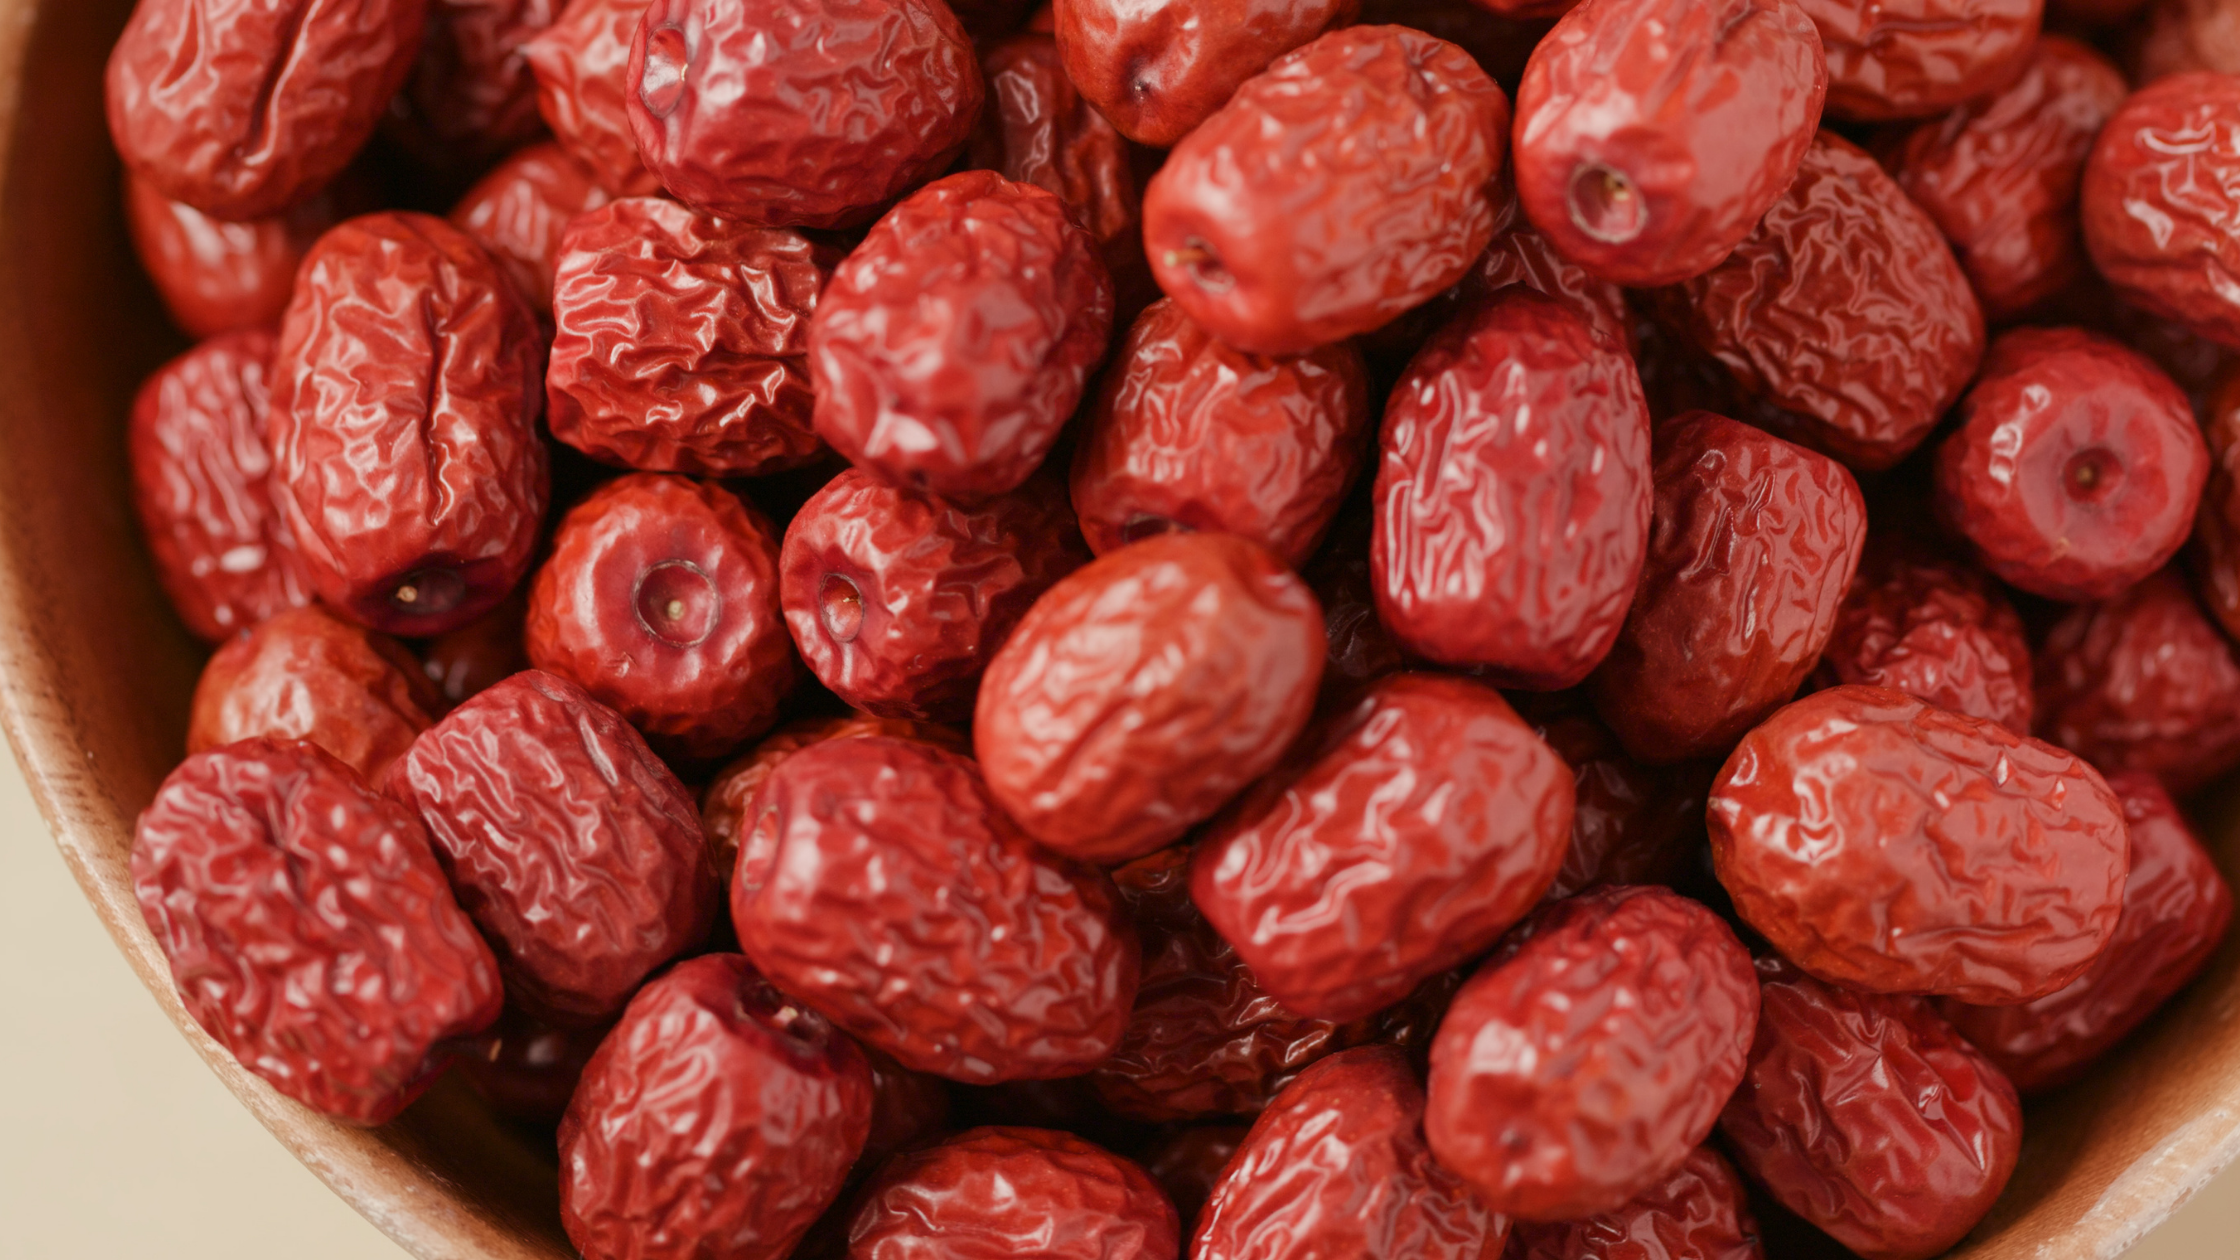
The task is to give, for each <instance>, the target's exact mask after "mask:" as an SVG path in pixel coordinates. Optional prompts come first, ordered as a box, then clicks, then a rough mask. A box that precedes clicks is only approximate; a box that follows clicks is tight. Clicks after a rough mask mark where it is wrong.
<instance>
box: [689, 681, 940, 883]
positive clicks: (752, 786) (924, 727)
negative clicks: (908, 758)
mask: <svg viewBox="0 0 2240 1260" xmlns="http://www.w3.org/2000/svg"><path fill="white" fill-rule="evenodd" d="M862 735H892V736H894V737H895V738H897V739H916V740H922V741H924V742H925V743H928V744H932V745H933V746H934V747H936V748H946V749H948V750H949V751H950V752H955V753H969V752H971V751H972V741H971V740H970V739H968V738H966V737H965V736H964V735H963V734H962V733H960V732H958V731H956V730H953V729H951V728H949V727H946V726H934V725H931V724H930V723H926V722H912V721H907V720H904V719H900V718H880V717H870V716H867V715H864V714H850V715H849V716H847V717H829V718H802V719H801V720H799V721H796V722H788V723H787V724H785V725H784V726H781V727H779V728H778V729H777V730H775V731H772V732H771V733H770V734H769V735H767V736H765V737H764V738H763V739H762V740H761V741H760V742H758V743H756V744H755V746H754V747H753V748H750V749H748V750H747V751H746V752H745V753H743V754H741V755H740V756H739V757H738V758H737V759H736V760H734V761H732V762H731V763H730V764H728V765H726V766H724V767H723V768H722V769H721V770H718V771H716V775H715V778H713V779H711V780H709V781H708V786H707V787H706V788H705V789H704V790H703V791H702V792H701V794H700V829H701V832H702V834H703V835H705V836H706V838H707V841H708V859H709V861H710V862H711V863H712V864H713V865H714V866H715V870H716V877H717V878H718V879H719V880H720V881H722V884H723V886H724V887H725V888H729V887H731V875H732V872H733V871H735V870H737V869H738V866H739V842H740V840H741V839H743V838H744V834H745V832H746V829H747V828H748V827H750V826H752V825H753V823H754V819H753V816H752V815H753V809H754V798H755V796H756V795H757V794H758V793H760V792H761V791H762V785H763V783H764V781H765V780H767V779H769V777H770V772H771V771H772V770H775V769H777V768H778V763H779V762H781V761H784V760H785V759H786V758H788V757H791V756H792V755H794V754H795V753H797V752H800V751H801V750H802V749H804V748H807V747H809V746H810V745H811V744H821V743H823V742H824V741H826V740H828V739H854V738H856V737H858V736H862Z"/></svg>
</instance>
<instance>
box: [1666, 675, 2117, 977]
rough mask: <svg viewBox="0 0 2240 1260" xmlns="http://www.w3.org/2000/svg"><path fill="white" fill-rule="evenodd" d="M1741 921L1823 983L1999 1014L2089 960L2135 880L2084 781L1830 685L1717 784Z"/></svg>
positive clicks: (2073, 762)
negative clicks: (1984, 1006) (1950, 999)
mask: <svg viewBox="0 0 2240 1260" xmlns="http://www.w3.org/2000/svg"><path fill="white" fill-rule="evenodd" d="M1710 825H1711V856H1712V861H1713V863H1714V865H1715V867H1716V869H1717V871H1718V875H1719V882H1720V883H1721V884H1722V885H1724V886H1725V887H1726V890H1727V892H1728V894H1729V895H1731V896H1732V897H1733V898H1734V903H1735V910H1736V912H1737V913H1739V914H1740V915H1741V916H1742V918H1743V919H1744V920H1746V921H1747V922H1748V923H1749V924H1750V926H1752V927H1754V928H1756V929H1757V930H1758V931H1759V932H1760V933H1762V934H1764V936H1765V938H1766V939H1767V940H1768V941H1771V942H1772V943H1773V945H1774V947H1775V948H1776V949H1779V950H1780V951H1781V952H1782V954H1783V955H1784V956H1785V957H1787V958H1790V959H1793V960H1794V961H1795V962H1796V963H1797V965H1798V966H1800V967H1803V968H1804V969H1805V970H1806V971H1809V972H1811V973H1812V974H1813V975H1815V976H1818V977H1820V978H1821V979H1823V980H1826V981H1828V982H1830V983H1832V984H1843V985H1848V986H1850V987H1852V988H1856V989H1863V990H1866V991H1868V992H1875V993H1945V994H1952V995H1954V996H1957V997H1960V998H1962V999H1963V1000H1966V1001H1971V1002H1984V1003H1991V1004H1998V1005H2008V1004H2013V1003H2018V1002H2027V1001H2029V1000H2030V999H2032V998H2036V997H2042V996H2044V995H2045V994H2048V993H2051V992H2053V991H2055V990H2056V989H2059V988H2061V987H2062V986H2063V985H2066V984H2068V983H2069V982H2070V981H2071V980H2074V979H2076V977H2077V976H2078V975H2079V974H2080V973H2082V972H2083V971H2084V969H2085V968H2086V967H2088V966H2090V965H2091V963H2092V960H2093V958H2094V957H2095V956H2096V955H2098V954H2099V953H2100V951H2101V949H2102V948H2104V947H2105V946H2106V945H2107V943H2108V940H2109V939H2110V937H2111V936H2112V935H2113V934H2114V932H2115V929H2116V918H2117V916H2118V915H2119V914H2120V913H2121V912H2122V909H2123V883H2124V875H2125V872H2126V871H2127V870H2128V869H2129V859H2128V857H2127V854H2128V853H2129V849H2128V847H2127V845H2126V841H2125V839H2124V834H2125V829H2124V821H2123V807H2122V804H2121V802H2119V801H2117V800H2116V798H2115V796H2114V795H2113V794H2111V793H2110V792H2109V791H2108V788H2107V785H2106V784H2105V783H2103V782H2102V781H2101V778H2100V775H2099V773H2098V772H2097V771H2095V770H2093V769H2092V767H2090V766H2088V765H2086V764H2085V763H2084V762H2082V761H2080V760H2078V759H2077V758H2076V757H2073V756H2071V755H2069V754H2068V753H2066V752H2064V751H2063V750H2061V749H2058V748H2055V747H2053V746H2052V745H2050V744H2046V743H2043V742H2040V741H2038V740H2034V739H2029V738H2027V737H2025V736H2021V735H2017V734H2015V733H2014V732H2013V731H2010V730H2008V729H2007V728H2006V727H2003V726H2001V725H1999V724H1998V723H1996V722H1989V721H1985V720H1984V719H1982V718H1973V717H1968V716H1966V715H1964V714H1959V713H1952V712H1948V711H1945V710H1942V709H1937V708H1932V707H1931V706H1929V705H1927V704H1924V703H1923V702H1921V701H1919V700H1916V699H1914V698H1913V697H1911V696H1908V695H1905V694H1903V693H1901V692H1896V691H1891V690H1889V689H1887V688H1883V687H1836V688H1832V689H1830V690H1828V691H1822V692H1816V693H1814V694H1813V695H1811V696H1808V697H1806V698H1805V699H1802V700H1799V701H1798V702H1796V703H1795V704H1793V705H1790V706H1789V707H1787V708H1785V709H1783V710H1781V711H1780V712H1779V713H1776V714H1774V715H1773V717H1771V718H1769V719H1767V721H1766V722H1765V723H1764V724H1763V725H1761V726H1759V727H1758V728H1757V729H1756V730H1754V731H1752V732H1750V734H1749V735H1748V736H1746V737H1744V739H1743V741H1742V744H1741V746H1740V747H1738V748H1736V749H1735V751H1734V755H1733V756H1732V757H1729V758H1728V759H1727V764H1726V766H1725V767H1724V768H1723V769H1721V770H1720V772H1719V781H1718V782H1717V783H1716V784H1715V785H1713V787H1712V789H1711V806H1710Z"/></svg>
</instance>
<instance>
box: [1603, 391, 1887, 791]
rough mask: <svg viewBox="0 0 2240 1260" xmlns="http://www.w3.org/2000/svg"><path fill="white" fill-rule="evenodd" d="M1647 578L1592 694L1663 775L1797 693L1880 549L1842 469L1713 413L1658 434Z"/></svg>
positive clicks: (1728, 742) (1706, 753)
mask: <svg viewBox="0 0 2240 1260" xmlns="http://www.w3.org/2000/svg"><path fill="white" fill-rule="evenodd" d="M1654 473H1655V481H1656V506H1655V518H1654V524H1653V525H1652V527H1651V530H1650V535H1649V556H1648V560H1647V562H1646V563H1645V564H1644V565H1643V568H1642V573H1641V583H1640V586H1639V587H1638V588H1637V589H1636V591H1635V593H1634V597H1633V608H1632V611H1630V612H1629V613H1628V614H1627V615H1626V623H1625V628H1624V629H1623V630H1621V631H1620V632H1619V634H1618V641H1617V643H1616V644H1615V645H1614V646H1613V647H1612V648H1611V651H1610V656H1609V658H1608V659H1607V660H1606V661H1604V662H1603V665H1602V667H1601V668H1600V669H1598V670H1596V671H1595V674H1594V677H1593V679H1592V680H1591V681H1590V683H1589V686H1590V689H1591V694H1592V695H1593V697H1594V705H1595V710H1596V711H1597V712H1599V713H1600V714H1601V715H1602V720H1603V721H1605V722H1608V723H1609V724H1610V729H1611V730H1614V731H1616V732H1617V733H1618V738H1619V739H1621V740H1623V741H1625V745H1626V750H1627V751H1628V752H1630V753H1632V754H1633V755H1634V756H1635V757H1637V758H1639V759H1640V760H1642V761H1645V762H1648V763H1650V764H1652V765H1661V764H1664V763H1668V762H1674V761H1686V760H1690V759H1693V758H1697V757H1714V756H1720V755H1723V754H1724V753H1725V752H1726V751H1727V749H1729V748H1731V747H1733V745H1734V741H1735V740H1736V739H1738V738H1740V737H1741V735H1742V733H1743V732H1744V731H1747V730H1749V729H1750V728H1751V727H1752V726H1755V725H1757V723H1758V720H1759V719H1760V718H1763V717H1764V716H1765V715H1766V714H1768V713H1770V712H1772V711H1773V710H1774V708H1776V707H1777V706H1779V705H1780V704H1781V703H1782V702H1784V701H1786V700H1787V699H1788V698H1789V697H1790V696H1791V695H1793V694H1794V693H1795V692H1796V689H1797V685H1798V684H1799V683H1801V682H1803V681H1804V679H1805V676H1806V675H1807V674H1809V673H1811V672H1812V667H1813V665H1814V663H1816V662H1817V661H1818V660H1819V659H1820V653H1821V650H1822V649H1823V648H1825V647H1826V646H1827V643H1828V636H1829V635H1830V634H1831V633H1832V632H1833V631H1834V629H1835V621H1836V610H1837V609H1838V608H1840V607H1841V606H1842V602H1843V593H1844V590H1845V588H1846V587H1848V586H1849V585H1850V584H1851V576H1852V573H1853V572H1854V570H1856V569H1857V567H1858V563H1859V553H1860V550H1861V549H1862V548H1863V547H1864V545H1865V542H1866V532H1867V509H1866V501H1865V500H1864V499H1863V498H1861V497H1860V494H1859V487H1858V485H1857V483H1855V482H1854V481H1852V479H1851V474H1850V473H1848V472H1845V471H1844V469H1843V467H1842V465H1840V464H1837V463H1835V462H1834V461H1832V460H1829V459H1825V458H1823V457H1821V456H1819V455H1815V454H1813V453H1812V452H1810V451H1807V450H1805V449H1803V448H1801V447H1797V446H1792V445H1790V444H1789V443H1787V442H1784V441H1782V440H1781V439H1779V438H1776V437H1774V436H1772V435H1771V434H1768V433H1764V432H1762V431H1760V430H1758V429H1754V428H1751V427H1750V426H1748V425H1745V424H1741V423H1739V422H1737V421H1733V420H1729V419H1726V418H1725V417H1723V416H1715V415H1712V414H1710V413H1709V412H1701V411H1699V412H1693V413H1690V414H1688V415H1684V416H1680V417H1677V418H1675V419H1673V420H1670V421H1668V422H1666V423H1665V424H1663V425H1661V426H1660V427H1659V428H1658V430H1657V460H1656V467H1655V470H1654Z"/></svg>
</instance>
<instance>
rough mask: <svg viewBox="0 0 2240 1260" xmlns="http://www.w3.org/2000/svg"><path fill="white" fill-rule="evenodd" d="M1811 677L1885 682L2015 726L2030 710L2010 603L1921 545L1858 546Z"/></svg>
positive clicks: (1829, 682) (2026, 724)
mask: <svg viewBox="0 0 2240 1260" xmlns="http://www.w3.org/2000/svg"><path fill="white" fill-rule="evenodd" d="M1814 679H1815V681H1816V682H1817V683H1818V684H1819V685H1820V686H1822V687H1833V686H1839V685H1842V684H1844V683H1859V684H1862V685H1865V686H1869V687H1888V688H1890V689H1892V690H1894V691H1902V692H1905V693H1906V694H1907V695H1909V696H1915V697H1918V698H1920V699H1922V700H1926V701H1928V702H1929V703H1930V704H1933V705H1935V706H1936V707H1938V708H1940V709H1950V710H1952V711H1953V712H1955V713H1965V714H1967V715H1968V716H1969V717H1977V718H1982V719H1984V720H1985V721H1989V722H1997V723H1998V724H2000V725H2001V726H2004V727H2006V728H2007V729H2008V730H2010V731H2013V732H2014V733H2015V734H2017V735H2027V734H2029V733H2030V717H2031V714H2032V712H2033V711H2034V710H2035V704H2034V698H2033V695H2032V692H2031V682H2030V640H2029V638H2028V637H2027V636H2026V635H2025V634H2024V632H2023V628H2022V618H2021V617H2019V616H2017V615H2016V614H2015V611H2014V606H2013V605H2011V604H2009V603H2008V602H2007V599H2006V596H2004V595H2002V594H2000V593H1999V588H1998V587H1997V586H1996V585H1994V584H1993V583H1992V582H1991V581H1990V580H1989V579H1988V578H1986V577H1985V576H1984V575H1983V573H1982V572H1981V571H1980V570H1978V569H1976V568H1975V567H1974V566H1972V565H1969V564H1966V563H1963V562H1958V561H1953V560H1948V559H1943V558H1940V557H1938V556H1936V555H1933V554H1930V553H1929V552H1928V551H1927V550H1926V549H1919V550H1909V549H1906V548H1903V547H1898V546H1881V545H1877V546H1870V547H1868V548H1867V552H1866V558H1865V559H1864V560H1862V561H1861V562H1860V564H1859V572H1858V574H1857V575H1856V576H1855V577H1853V578H1852V579H1851V590H1850V591H1849V592H1848V593H1847V594H1845V595H1844V597H1843V607H1842V608H1840V609H1838V610H1837V611H1836V625H1835V632H1834V633H1833V634H1831V635H1829V636H1828V648H1827V651H1826V652H1825V653H1824V654H1823V655H1822V656H1821V658H1820V668H1819V671H1818V672H1817V673H1816V674H1815V675H1814Z"/></svg>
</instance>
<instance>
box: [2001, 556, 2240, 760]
mask: <svg viewBox="0 0 2240 1260" xmlns="http://www.w3.org/2000/svg"><path fill="white" fill-rule="evenodd" d="M2035 671H2036V676H2037V681H2038V719H2037V721H2038V732H2039V733H2040V734H2041V735H2043V736H2045V737H2046V738H2047V739H2049V740H2052V741H2053V742H2054V743H2056V744H2059V745H2061V746H2062V747H2063V748H2067V749H2069V750H2070V751H2072V752H2074V753H2076V754H2077V755H2078V756H2080V757H2083V758H2085V759H2086V760H2088V761H2090V762H2091V763H2092V764H2093V765H2095V766H2102V767H2105V768H2106V769H2107V770H2108V771H2109V772H2110V773H2113V772H2115V771H2118V770H2143V771H2146V772H2148V773H2150V774H2153V775H2155V776H2156V777H2158V778H2160V779H2161V780H2162V782H2163V784H2164V785H2165V786H2166V787H2168V788H2169V789H2170V790H2171V791H2172V792H2175V793H2177V794H2179V795H2181V796H2182V795H2184V794H2186V793H2188V792H2192V791H2194V790H2195V789H2197V788H2200V787H2203V786H2206V785H2207V784H2208V783H2210V782H2211V781H2213V780H2215V779H2217V778H2219V777H2220V776H2222V775H2223V774H2224V773H2225V772H2226V771H2228V770H2231V769H2232V768H2233V767H2234V766H2236V765H2240V659H2236V658H2235V656H2234V654H2233V647H2232V642H2231V641H2230V640H2229V639H2226V638H2225V637H2224V635H2222V634H2221V633H2219V632H2218V630H2217V627H2216V626H2215V624H2213V623H2212V622H2211V621H2210V620H2209V619H2208V618H2207V617H2205V616H2203V615H2202V613H2201V608H2200V606H2199V605H2198V604H2196V603H2195V602H2194V599H2193V594H2192V592H2190V591H2188V590H2187V589H2186V584H2185V581H2184V580H2183V579H2182V578H2180V577H2179V576H2178V575H2177V574H2176V573H2174V572H2171V571H2168V570H2165V571H2163V572H2161V573H2157V574H2155V575H2154V576H2153V577H2150V578H2148V579H2147V580H2146V581H2144V582H2141V583H2139V584H2138V585H2137V586H2134V587H2132V588H2131V589H2130V590H2128V591H2125V592H2124V593H2123V594H2121V595H2118V596H2116V597H2115V598H2113V599H2110V600H2105V601H2103V602H2101V603H2098V604H2084V605H2081V606H2079V607H2077V608H2073V609H2071V610H2070V611H2069V614H2068V615H2067V616H2065V617H2063V618H2062V619H2061V620H2060V621H2059V622H2056V623H2055V624H2054V627H2053V629H2052V630H2051V631H2049V632H2047V634H2046V641H2045V645H2044V646H2043V647H2042V648H2040V649H2039V651H2038V660H2037V664H2036V666H2035Z"/></svg>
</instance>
